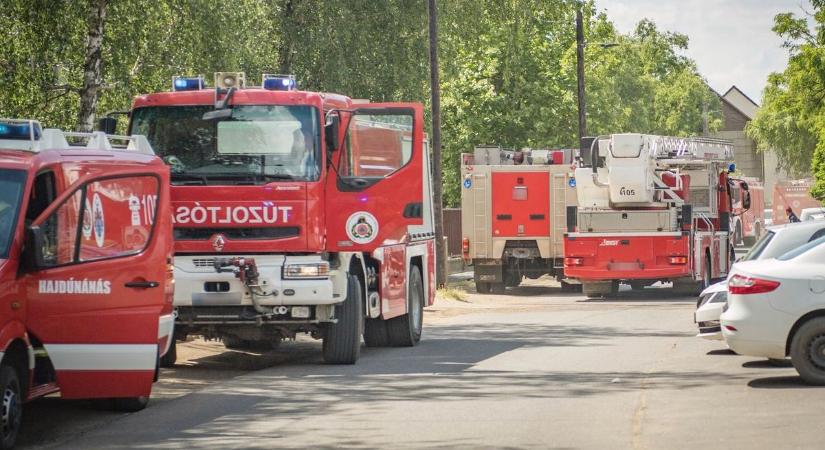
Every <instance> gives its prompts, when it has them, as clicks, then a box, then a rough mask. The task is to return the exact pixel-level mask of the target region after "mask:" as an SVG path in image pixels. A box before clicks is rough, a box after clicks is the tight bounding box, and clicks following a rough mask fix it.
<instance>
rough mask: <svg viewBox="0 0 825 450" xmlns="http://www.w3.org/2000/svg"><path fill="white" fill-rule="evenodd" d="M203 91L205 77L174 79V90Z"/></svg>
mask: <svg viewBox="0 0 825 450" xmlns="http://www.w3.org/2000/svg"><path fill="white" fill-rule="evenodd" d="M201 89H203V75H199V76H197V77H172V90H173V91H175V92H177V91H199V90H201Z"/></svg>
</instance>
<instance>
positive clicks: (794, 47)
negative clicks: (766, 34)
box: [746, 1, 825, 200]
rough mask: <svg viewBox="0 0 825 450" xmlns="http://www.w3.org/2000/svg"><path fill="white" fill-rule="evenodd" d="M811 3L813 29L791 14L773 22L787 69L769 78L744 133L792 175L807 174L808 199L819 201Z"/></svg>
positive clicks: (821, 41)
mask: <svg viewBox="0 0 825 450" xmlns="http://www.w3.org/2000/svg"><path fill="white" fill-rule="evenodd" d="M823 3H825V2H821V1H817V2H814V7H815V9H816V11H815V13H814V15H813V19H814V26H813V27H809V26H808V22H807V19H806V18H805V17H796V16H795V15H794V14H791V13H783V14H778V15H777V16H776V17H775V18H774V27H773V31H774V32H776V33H777V34H778V35H779V36H781V37H782V38H784V39H785V42H784V46H785V48H787V49H788V51H789V53H790V59H789V61H788V67H787V68H786V69H785V70H784V71H783V72H782V73H773V74H771V75H770V77H769V78H768V85H767V86H766V87H765V90H764V92H763V105H762V108H761V109H760V110H759V112H758V113H757V115H756V117H755V118H754V120H753V121H751V122H750V124H748V127H747V129H746V131H747V133H748V135H749V136H750V137H751V138H752V139H753V140H754V141H756V143H757V146H758V148H759V149H762V150H766V149H771V150H773V151H775V152H776V153H777V155H778V160H779V165H780V167H782V168H783V169H785V170H787V171H788V172H790V174H791V175H793V176H806V175H809V174H813V175H814V177H815V179H816V184H815V186H814V189H813V193H814V196H815V197H817V198H819V199H821V200H825V10H823Z"/></svg>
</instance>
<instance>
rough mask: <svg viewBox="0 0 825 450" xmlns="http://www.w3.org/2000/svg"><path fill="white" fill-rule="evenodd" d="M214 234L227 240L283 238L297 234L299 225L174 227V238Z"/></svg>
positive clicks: (191, 238) (204, 237) (200, 238)
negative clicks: (220, 235)
mask: <svg viewBox="0 0 825 450" xmlns="http://www.w3.org/2000/svg"><path fill="white" fill-rule="evenodd" d="M216 234H222V235H224V236H225V237H226V238H227V239H229V240H265V239H284V238H290V237H295V236H299V235H300V234H301V228H300V227H266V228H193V227H178V228H175V239H180V240H188V241H205V240H207V239H210V238H211V237H212V236H214V235H216Z"/></svg>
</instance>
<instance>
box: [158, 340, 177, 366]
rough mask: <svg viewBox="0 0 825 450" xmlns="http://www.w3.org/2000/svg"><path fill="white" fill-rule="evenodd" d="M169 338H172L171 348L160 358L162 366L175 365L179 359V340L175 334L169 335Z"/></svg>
mask: <svg viewBox="0 0 825 450" xmlns="http://www.w3.org/2000/svg"><path fill="white" fill-rule="evenodd" d="M169 339H172V342H171V343H170V344H169V350H167V351H166V354H165V355H163V356H162V357H161V358H160V366H161V367H165V368H169V367H175V363H176V362H177V360H178V341H177V340H175V338H174V337H173V336H169Z"/></svg>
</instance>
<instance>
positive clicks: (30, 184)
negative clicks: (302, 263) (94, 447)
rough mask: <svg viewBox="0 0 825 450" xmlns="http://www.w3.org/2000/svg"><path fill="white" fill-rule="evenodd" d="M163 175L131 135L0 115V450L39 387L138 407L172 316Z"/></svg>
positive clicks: (7, 443)
mask: <svg viewBox="0 0 825 450" xmlns="http://www.w3.org/2000/svg"><path fill="white" fill-rule="evenodd" d="M123 141H125V143H126V144H127V145H124V146H122V147H120V148H118V147H114V148H113V147H112V144H113V142H114V143H115V144H117V143H124V142H123ZM69 142H72V144H70V143H69ZM168 183H169V169H168V168H167V167H166V166H165V165H164V164H163V163H162V162H161V160H160V159H159V158H157V157H156V156H155V155H154V154H153V153H152V149H151V146H149V144H148V143H147V141H146V140H145V139H144V138H143V137H142V136H133V137H129V138H127V137H122V136H120V137H111V136H109V137H107V136H106V135H104V134H103V133H93V134H90V133H63V132H61V131H59V130H53V129H42V128H41V126H40V124H39V123H38V122H36V121H31V120H6V119H0V286H2V287H3V288H2V289H0V304H2V305H3V308H2V311H3V313H2V314H0V349H2V352H0V358H2V363H0V390H2V399H3V402H2V406H0V418H1V419H2V427H0V448H10V447H11V446H13V445H14V441H15V438H16V437H17V433H18V430H19V428H20V424H21V421H20V417H21V411H22V410H21V406H22V404H23V403H24V402H25V401H27V400H31V399H34V398H37V397H41V396H44V395H47V394H52V393H55V392H59V393H60V395H61V397H63V398H66V399H79V398H94V399H106V404H107V406H109V407H112V408H116V409H123V410H132V411H134V410H139V409H142V408H143V407H145V406H146V403H147V401H148V398H149V394H150V392H151V389H152V383H153V381H155V380H156V378H157V374H158V372H157V370H158V361H159V358H160V357H161V356H162V355H163V354H164V353H165V352H166V350H167V348H168V346H169V342H170V340H171V339H170V338H171V336H172V328H173V325H174V321H173V318H172V291H173V281H172V267H171V258H172V223H171V211H170V204H169V200H170V196H169V187H168ZM127 268H128V270H127Z"/></svg>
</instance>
